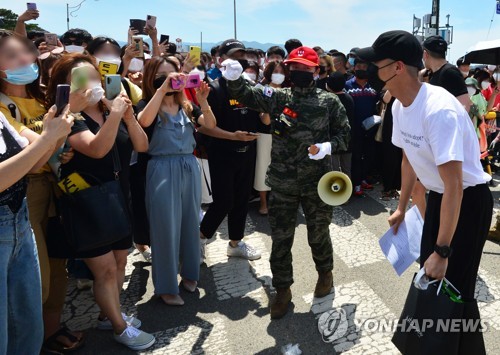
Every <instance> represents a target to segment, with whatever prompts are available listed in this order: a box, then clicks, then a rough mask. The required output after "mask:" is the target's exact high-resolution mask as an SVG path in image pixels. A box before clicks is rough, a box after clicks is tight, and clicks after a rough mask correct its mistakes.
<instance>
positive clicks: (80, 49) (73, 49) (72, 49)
mask: <svg viewBox="0 0 500 355" xmlns="http://www.w3.org/2000/svg"><path fill="white" fill-rule="evenodd" d="M64 49H65V50H66V52H68V53H80V54H81V53H83V51H84V50H85V48H83V47H82V46H73V45H71V46H66V47H64Z"/></svg>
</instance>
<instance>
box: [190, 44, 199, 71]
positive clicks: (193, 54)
mask: <svg viewBox="0 0 500 355" xmlns="http://www.w3.org/2000/svg"><path fill="white" fill-rule="evenodd" d="M189 58H190V59H192V58H195V60H196V61H195V62H193V64H194V65H195V66H198V65H200V64H201V48H200V47H197V46H190V47H189Z"/></svg>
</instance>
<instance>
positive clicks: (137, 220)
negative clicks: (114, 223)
mask: <svg viewBox="0 0 500 355" xmlns="http://www.w3.org/2000/svg"><path fill="white" fill-rule="evenodd" d="M146 166H147V165H146V163H143V162H138V163H136V164H134V165H132V166H131V167H130V196H131V202H132V206H131V210H132V225H133V228H134V243H136V244H142V245H151V240H150V239H149V220H148V215H147V212H146Z"/></svg>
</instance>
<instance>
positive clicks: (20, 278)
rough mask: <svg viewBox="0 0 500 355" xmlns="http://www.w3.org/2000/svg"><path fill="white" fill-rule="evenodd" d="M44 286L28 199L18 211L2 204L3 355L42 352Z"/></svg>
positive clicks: (0, 299)
mask: <svg viewBox="0 0 500 355" xmlns="http://www.w3.org/2000/svg"><path fill="white" fill-rule="evenodd" d="M41 287H42V286H41V281H40V265H39V263H38V254H37V249H36V244H35V236H34V234H33V231H32V229H31V225H30V222H29V218H28V208H27V206H26V199H24V202H23V204H22V206H21V208H20V209H19V211H18V212H17V213H13V212H12V211H11V210H10V208H9V207H8V206H4V205H3V206H0V355H3V354H38V353H39V352H40V349H41V347H42V342H43V321H42V288H41Z"/></svg>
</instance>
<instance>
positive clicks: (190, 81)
mask: <svg viewBox="0 0 500 355" xmlns="http://www.w3.org/2000/svg"><path fill="white" fill-rule="evenodd" d="M184 83H185V84H186V86H184V88H185V89H194V88H198V87H200V85H201V80H200V75H199V74H196V73H193V74H189V75H188V76H187V77H185V78H184V81H183V80H182V79H179V80H174V79H172V89H174V90H180V89H182V87H183V85H184Z"/></svg>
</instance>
